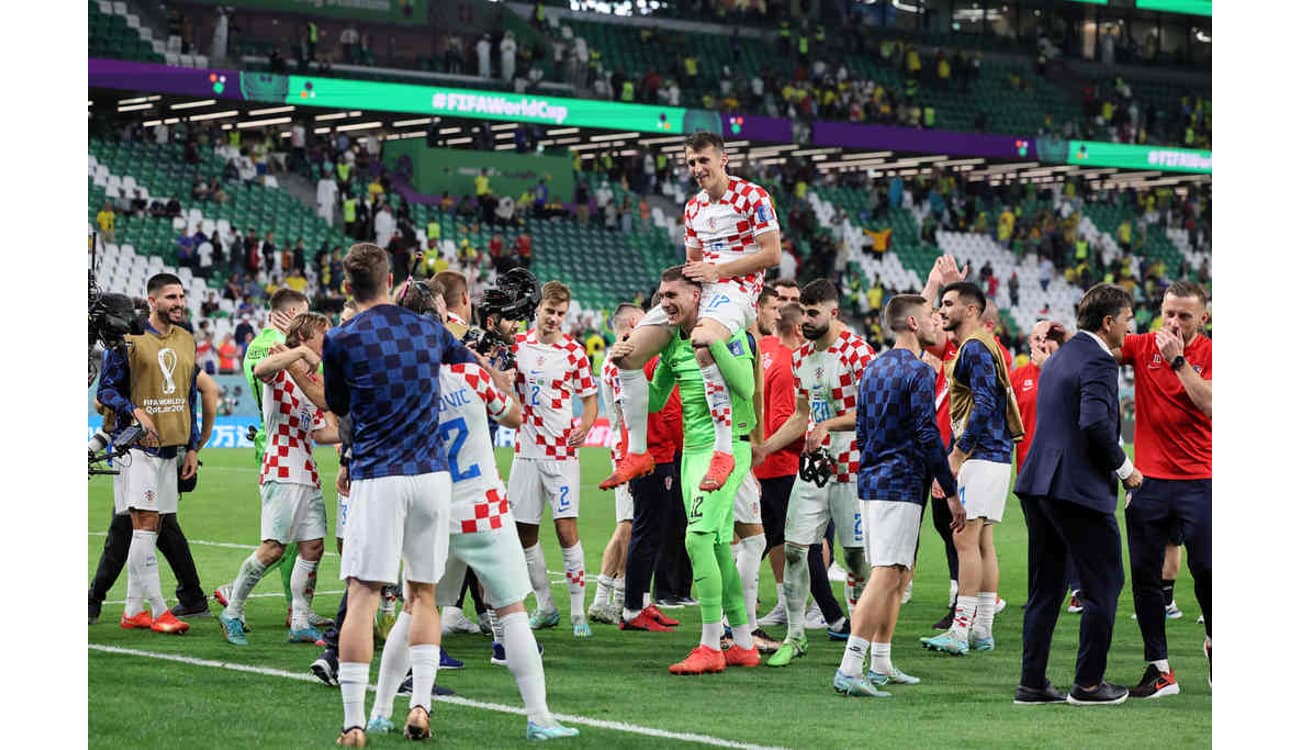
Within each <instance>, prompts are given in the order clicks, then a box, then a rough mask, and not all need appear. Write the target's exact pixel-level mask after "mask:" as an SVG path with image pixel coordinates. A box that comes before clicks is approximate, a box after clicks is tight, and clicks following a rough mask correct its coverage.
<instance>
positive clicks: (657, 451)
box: [624, 357, 682, 464]
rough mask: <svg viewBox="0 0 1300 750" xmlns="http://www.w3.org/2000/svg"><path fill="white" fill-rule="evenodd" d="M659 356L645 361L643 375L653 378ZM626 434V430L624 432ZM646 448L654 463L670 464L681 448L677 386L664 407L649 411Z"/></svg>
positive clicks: (680, 399)
mask: <svg viewBox="0 0 1300 750" xmlns="http://www.w3.org/2000/svg"><path fill="white" fill-rule="evenodd" d="M657 364H659V357H652V358H651V359H650V361H649V362H646V363H645V376H646V378H647V379H650V378H653V377H654V374H655V365H657ZM624 434H625V435H626V434H627V433H626V431H625V432H624ZM645 436H646V448H648V449H649V451H650V455H651V456H654V459H655V463H656V464H670V463H672V462H673V459H675V458H676V457H677V454H678V453H680V452H681V450H682V397H681V396H679V395H677V386H673V392H672V393H670V394H668V401H667V402H666V403H665V404H664V408H662V409H660V410H659V411H656V412H651V413H650V419H649V421H648V422H646V431H645Z"/></svg>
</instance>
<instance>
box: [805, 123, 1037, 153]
mask: <svg viewBox="0 0 1300 750" xmlns="http://www.w3.org/2000/svg"><path fill="white" fill-rule="evenodd" d="M812 139H813V145H814V146H841V147H843V148H854V149H865V150H868V151H876V150H887V151H909V152H916V153H921V154H947V155H948V156H983V157H986V158H990V159H1025V160H1034V159H1036V158H1038V150H1037V147H1036V146H1035V144H1034V139H1033V138H1032V137H1030V136H1014V135H993V134H989V133H963V132H957V131H955V130H920V129H917V128H900V127H894V126H892V125H863V124H860V123H855V122H829V121H827V120H817V121H816V122H814V123H813V132H812Z"/></svg>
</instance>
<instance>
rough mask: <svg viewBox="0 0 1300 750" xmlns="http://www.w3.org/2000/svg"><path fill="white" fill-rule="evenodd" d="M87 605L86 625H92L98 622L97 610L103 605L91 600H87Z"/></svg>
mask: <svg viewBox="0 0 1300 750" xmlns="http://www.w3.org/2000/svg"><path fill="white" fill-rule="evenodd" d="M87 603H88V605H89V610H90V622H89V623H88V624H90V625H94V624H95V623H97V622H99V610H100V609H101V608H102V607H103V606H104V603H103V602H97V601H95V600H94V599H93V598H88V599H87Z"/></svg>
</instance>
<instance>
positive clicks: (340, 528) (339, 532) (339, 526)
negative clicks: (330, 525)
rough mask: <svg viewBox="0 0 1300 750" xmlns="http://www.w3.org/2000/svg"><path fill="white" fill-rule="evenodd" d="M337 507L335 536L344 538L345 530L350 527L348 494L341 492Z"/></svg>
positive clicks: (340, 538)
mask: <svg viewBox="0 0 1300 750" xmlns="http://www.w3.org/2000/svg"><path fill="white" fill-rule="evenodd" d="M335 508H336V509H335V516H334V536H335V537H336V538H337V539H339V540H342V539H343V532H344V531H346V530H347V528H348V496H347V495H344V494H343V493H342V492H339V493H338V503H337V505H336V506H335Z"/></svg>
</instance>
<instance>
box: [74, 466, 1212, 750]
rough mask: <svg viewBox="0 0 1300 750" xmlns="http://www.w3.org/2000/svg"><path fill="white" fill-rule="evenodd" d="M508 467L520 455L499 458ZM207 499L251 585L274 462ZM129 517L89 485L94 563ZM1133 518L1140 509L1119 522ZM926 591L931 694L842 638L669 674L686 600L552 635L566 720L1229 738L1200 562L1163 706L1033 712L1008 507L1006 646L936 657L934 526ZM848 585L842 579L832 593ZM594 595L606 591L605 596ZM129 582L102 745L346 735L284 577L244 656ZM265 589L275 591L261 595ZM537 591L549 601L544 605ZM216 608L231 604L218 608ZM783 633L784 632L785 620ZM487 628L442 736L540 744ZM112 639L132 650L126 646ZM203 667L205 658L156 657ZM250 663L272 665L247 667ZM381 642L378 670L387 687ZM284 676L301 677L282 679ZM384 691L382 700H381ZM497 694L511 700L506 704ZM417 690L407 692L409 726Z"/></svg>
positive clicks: (1000, 740)
mask: <svg viewBox="0 0 1300 750" xmlns="http://www.w3.org/2000/svg"><path fill="white" fill-rule="evenodd" d="M497 458H498V462H499V463H500V465H501V467H502V471H503V473H504V472H505V471H507V470H508V468H509V462H510V454H509V452H508V451H505V450H501V451H499V452H498V456H497ZM203 459H204V464H205V465H204V467H203V468H202V469H201V472H200V483H199V489H198V492H196V493H195V494H193V495H187V496H185V498H184V499H183V500H182V502H181V512H180V518H181V522H182V525H183V527H184V529H185V532H186V534H187V536H188V537H189V538H190V540H191V544H192V547H193V551H194V557H195V559H196V561H197V563H198V568H199V574H200V576H201V578H202V580H203V585H204V588H205V590H207V591H209V592H210V591H211V590H212V589H213V588H214V587H216V586H217V585H218V584H221V583H225V582H228V581H230V580H232V579H233V577H234V575H235V573H236V571H237V569H238V567H239V564H240V562H241V561H242V560H243V558H244V557H245V556H247V555H248V552H249V549H251V545H254V544H256V542H257V535H258V529H259V522H258V508H259V502H258V495H257V488H256V483H257V472H256V468H255V467H254V465H253V462H252V456H251V451H250V450H213V451H207V452H205V454H204V456H203ZM318 459H319V460H320V463H321V468H322V476H321V478H322V481H323V482H324V483H325V485H326V488H327V489H326V491H325V495H326V507H327V509H328V513H329V516H330V519H331V532H332V531H333V516H334V491H333V489H332V488H333V483H334V476H335V472H336V467H337V462H336V461H335V459H334V454H333V451H330V450H321V451H318ZM608 466H609V461H608V454H607V452H605V451H603V450H600V449H594V448H589V449H584V450H583V453H582V468H583V471H582V478H583V497H582V505H583V507H582V520H581V522H580V530H581V534H582V537H583V546H584V549H585V550H586V555H587V571H588V576H587V577H588V580H590V581H592V582H593V584H594V581H595V578H596V575H597V574H598V572H599V564H600V555H601V552H602V550H603V549H604V546H605V543H606V541H607V540H608V538H609V534H610V531H611V529H612V527H613V514H614V504H613V494H612V493H608V492H600V491H599V490H597V489H596V484H597V482H598V481H599V480H600V478H601V477H602V475H603V473H604V472H605V471H607V470H608ZM111 512H112V485H111V480H110V478H107V477H97V478H95V480H93V481H92V482H90V488H89V493H88V519H89V521H88V522H89V528H88V537H87V545H88V547H87V549H88V554H89V565H90V570H89V571H88V574H87V581H89V577H90V575H91V574H93V572H94V566H95V564H96V562H97V560H98V557H99V551H100V548H101V547H102V545H103V541H104V536H103V534H104V531H105V529H106V528H107V525H108V521H109V515H110V513H111ZM1120 522H1121V524H1122V523H1123V518H1122V515H1121V518H1120ZM542 539H543V541H544V544H545V550H546V559H547V566H548V568H550V569H551V570H552V571H557V570H561V569H562V562H561V557H560V552H559V548H558V546H557V544H556V542H555V534H554V531H553V529H551V528H549V525H548V524H544V526H543V533H542ZM921 540H922V543H921V547H922V549H921V553H920V560H919V563H918V571H917V577H916V584H915V589H914V596H913V599H912V601H911V603H909V604H906V605H904V607H903V611H902V616H901V618H900V621H899V624H898V629H897V633H896V635H895V638H894V661H895V663H896V664H898V665H899V666H900V667H901V668H902V669H904V670H905V671H907V672H909V673H911V674H914V675H916V676H918V677H920V678H921V679H922V680H923V682H922V684H920V685H916V686H910V687H909V686H901V687H899V686H894V687H891V688H890V689H891V690H892V691H893V692H894V697H893V698H888V699H848V698H843V697H840V696H838V695H836V694H835V692H834V691H833V690H832V689H831V687H830V681H831V677H832V676H833V675H834V672H835V669H836V667H837V666H838V665H839V660H840V656H841V654H842V651H843V644H842V643H840V642H832V641H830V640H828V639H827V637H826V635H825V632H824V631H809V638H810V643H811V647H810V649H809V653H808V655H807V656H805V657H803V658H802V659H798V660H796V661H795V662H794V664H792V665H791V666H790V667H787V668H785V669H771V668H768V667H766V666H760V667H758V668H755V669H744V670H742V669H730V670H727V671H726V672H725V673H723V674H718V675H705V676H701V677H675V676H672V675H670V674H669V673H668V669H667V667H668V665H669V664H670V663H672V662H673V661H676V660H678V659H680V658H681V657H683V656H684V655H685V654H686V652H687V651H689V650H690V649H691V648H693V647H694V646H695V645H696V643H697V642H698V636H699V623H700V620H699V614H698V611H695V610H689V609H687V610H675V611H673V612H672V613H671V614H672V615H673V616H675V617H678V618H679V619H681V620H682V626H681V627H679V628H678V629H677V632H676V633H672V634H659V633H624V632H620V631H619V630H618V629H617V628H615V627H612V626H608V625H594V626H593V628H594V631H595V637H594V638H592V639H590V640H586V641H576V640H574V639H573V637H572V635H571V633H570V632H569V630H568V628H566V627H561V628H556V629H552V630H544V631H540V632H539V633H538V638H539V640H540V641H541V642H542V643H543V644H544V645H545V647H546V655H545V657H544V663H545V665H546V682H547V690H548V698H549V702H550V705H551V709H552V711H554V712H556V713H558V714H563V715H570V716H580V717H585V718H586V719H591V720H598V721H599V722H607V723H618V724H624V725H635V726H636V727H641V728H646V729H651V730H659V731H662V732H674V733H691V734H695V735H700V736H702V737H701V739H702V740H705V741H706V744H711V745H715V746H729V747H744V746H778V747H789V748H842V747H851V746H856V747H861V746H864V745H870V746H874V747H885V748H888V747H908V748H911V747H936V748H938V747H953V746H964V747H1025V748H1029V747H1032V748H1048V747H1071V748H1075V747H1089V748H1092V747H1143V746H1147V747H1150V746H1178V747H1182V746H1194V747H1208V746H1209V744H1210V712H1211V699H1210V693H1211V690H1210V688H1209V686H1208V685H1207V684H1206V662H1205V658H1204V656H1202V654H1201V640H1202V630H1201V627H1200V626H1199V625H1197V624H1196V617H1197V615H1198V614H1199V609H1198V607H1197V605H1196V601H1195V598H1194V597H1193V595H1192V586H1191V580H1190V578H1189V577H1188V576H1187V573H1186V571H1185V570H1184V572H1183V573H1182V575H1181V576H1180V579H1179V584H1178V589H1177V598H1178V601H1179V603H1180V606H1181V607H1182V608H1183V610H1184V612H1185V615H1184V617H1183V618H1182V619H1181V620H1177V621H1171V622H1169V623H1168V626H1169V627H1168V633H1169V651H1170V659H1171V664H1172V666H1173V667H1174V669H1175V671H1176V673H1177V676H1178V680H1179V683H1180V685H1181V687H1182V691H1183V692H1182V695H1179V696H1175V697H1171V698H1162V699H1158V700H1154V701H1130V702H1128V703H1127V704H1125V705H1123V706H1119V707H1098V708H1089V709H1084V708H1074V707H1069V706H1064V705H1062V706H1043V707H1023V706H1014V705H1012V702H1011V698H1012V693H1013V691H1014V689H1015V686H1016V682H1017V679H1018V676H1019V665H1020V630H1021V623H1022V611H1021V608H1020V605H1021V604H1022V603H1023V602H1024V600H1025V590H1026V570H1025V569H1026V562H1025V559H1026V557H1025V555H1026V551H1025V544H1026V540H1025V529H1024V521H1023V516H1022V515H1021V512H1020V510H1019V503H1018V501H1016V499H1015V498H1014V497H1012V498H1010V499H1009V500H1008V507H1007V513H1006V522H1005V523H1003V524H1002V525H1000V526H999V527H998V530H997V546H998V552H999V559H1000V561H1001V568H1002V583H1001V586H1000V589H1001V591H1000V593H1001V594H1002V596H1003V597H1004V598H1005V599H1006V600H1007V601H1008V602H1009V605H1008V607H1007V609H1006V610H1005V611H1004V612H1003V613H1002V614H1001V615H999V616H998V618H997V621H996V623H995V625H994V635H995V636H996V638H997V644H998V645H997V649H996V650H995V651H993V652H990V653H980V654H975V653H972V654H970V655H968V656H966V657H951V656H946V655H941V654H935V653H931V652H927V651H925V650H924V649H923V648H922V647H921V646H920V644H919V643H918V641H917V638H918V637H920V636H925V635H930V634H932V633H933V632H934V631H931V630H930V629H929V626H930V624H931V623H932V622H934V620H936V619H937V618H938V617H939V616H940V615H941V614H942V613H943V611H944V605H945V603H946V598H947V592H948V580H947V579H948V576H947V571H946V567H945V564H944V559H943V551H942V546H941V542H940V541H939V538H938V535H937V534H936V533H935V532H934V530H933V528H932V527H931V525H930V521H929V519H928V518H927V519H926V521H925V524H924V526H923V528H922V531H921ZM332 545H333V542H332V541H331V542H328V543H327V550H328V554H327V556H326V558H325V560H324V561H323V563H322V564H321V568H320V579H319V584H318V593H317V595H316V602H315V609H316V611H318V612H321V613H324V614H328V615H330V616H332V615H333V612H334V609H335V608H336V606H337V604H338V599H339V594H340V593H341V590H342V584H341V583H340V582H339V581H338V564H339V559H338V557H337V555H334V554H332V552H333V547H332ZM159 560H160V566H161V571H162V578H163V589H164V592H166V593H167V595H168V601H169V603H172V602H173V599H172V597H171V592H172V591H173V590H174V588H175V582H174V579H173V578H172V575H171V570H170V569H169V568H168V566H167V565H166V564H165V563H163V562H162V556H161V554H160V555H159ZM551 581H552V587H553V590H554V592H555V598H556V602H557V604H559V606H560V608H561V611H562V612H563V613H565V614H567V602H568V597H567V590H566V588H565V585H564V581H563V575H562V574H552V575H551ZM832 585H833V586H834V587H835V588H836V591H837V593H840V594H841V595H842V585H841V584H832ZM590 588H591V590H590V591H589V592H588V595H587V601H588V603H590V601H591V598H592V597H593V596H594V593H595V587H594V585H593V586H592V587H590ZM125 590H126V577H125V573H123V575H122V577H121V578H119V580H118V582H117V585H116V586H115V587H114V588H113V590H112V592H111V593H110V594H109V597H108V602H107V603H106V604H105V606H104V610H103V615H102V617H101V618H100V622H99V624H96V625H93V626H91V627H90V628H89V629H88V630H87V641H88V642H89V652H88V656H87V668H88V675H87V677H88V684H89V706H88V709H89V738H88V739H89V745H90V747H93V748H117V747H121V748H138V747H160V746H168V745H170V746H173V747H196V746H209V745H218V746H221V747H260V748H297V747H322V748H323V747H326V746H332V745H333V743H334V739H335V737H336V736H337V733H338V730H339V726H340V724H341V722H342V706H341V702H340V700H339V694H338V691H337V690H336V689H331V688H327V687H325V686H324V685H322V684H320V683H319V682H316V681H315V680H314V679H310V678H308V679H307V680H301V679H294V676H304V675H307V674H308V672H307V668H308V665H309V664H310V663H311V661H312V660H313V659H314V658H315V656H316V654H317V649H316V648H315V647H313V646H308V645H291V644H288V643H286V642H285V641H284V638H285V630H284V615H285V611H286V606H285V602H284V599H283V598H282V597H281V595H280V579H279V576H278V575H274V574H273V575H272V576H271V577H269V578H268V579H266V580H264V581H262V583H261V584H259V586H258V588H257V589H256V590H255V591H254V594H255V596H256V598H253V599H251V600H250V601H249V604H248V607H247V620H248V623H249V625H250V626H251V627H252V628H253V630H252V632H251V633H250V634H249V641H250V645H249V646H247V647H244V648H237V647H234V646H231V645H229V644H227V643H226V642H225V641H224V640H222V638H221V633H220V628H219V627H218V625H217V622H216V619H215V618H193V619H191V620H190V623H191V625H192V628H191V630H190V632H189V633H188V634H187V635H185V636H182V637H176V636H163V635H158V634H154V633H146V632H138V631H125V630H122V629H120V628H119V627H118V626H117V620H118V618H119V617H120V615H121V609H122V603H121V602H122V600H123V598H124V596H125ZM257 595H261V596H257ZM759 596H760V599H761V603H760V612H765V611H767V609H769V608H770V606H771V604H772V603H773V602H775V600H776V597H775V590H774V588H773V582H772V574H771V569H770V568H769V567H768V566H767V563H766V562H764V564H763V567H762V575H761V585H760V589H759ZM531 605H532V602H531V600H530V602H529V606H530V607H531ZM213 607H214V611H215V608H217V605H216V604H215V603H214V604H213ZM1132 611H1133V604H1132V595H1131V593H1130V591H1129V589H1128V588H1127V587H1126V588H1125V590H1124V593H1123V594H1122V595H1121V597H1120V605H1119V615H1118V617H1117V622H1116V628H1115V640H1114V644H1113V646H1112V648H1111V653H1110V663H1109V664H1110V665H1109V668H1108V672H1107V677H1108V678H1109V679H1110V680H1111V681H1113V682H1119V683H1123V684H1131V683H1134V682H1136V681H1137V680H1138V679H1139V677H1140V676H1141V672H1142V669H1143V667H1144V664H1143V662H1142V644H1141V639H1140V636H1139V633H1138V628H1137V623H1136V622H1135V621H1134V620H1132V619H1130V615H1131V614H1132ZM772 632H773V634H774V635H778V636H779V633H780V632H782V631H781V630H780V629H772ZM1077 637H1078V620H1077V619H1076V616H1075V615H1069V614H1066V613H1064V612H1062V615H1061V620H1060V624H1059V625H1058V628H1057V633H1056V644H1055V648H1054V650H1053V660H1052V664H1051V668H1050V670H1049V676H1050V677H1051V679H1052V681H1053V682H1054V684H1056V685H1058V686H1060V687H1062V688H1063V689H1065V688H1068V687H1069V683H1070V678H1071V676H1072V674H1073V666H1074V649H1075V646H1076V644H1077ZM489 644H490V640H489V639H488V638H485V637H482V636H478V635H465V634H457V635H454V636H451V637H448V638H446V639H444V642H443V645H444V647H445V648H446V649H447V650H448V652H449V653H451V654H452V655H453V656H455V657H457V658H460V659H463V660H464V661H465V665H466V666H465V669H464V670H462V671H457V672H447V671H442V672H440V673H439V675H438V680H439V682H440V683H441V684H444V685H446V686H448V687H451V688H453V689H454V690H456V692H457V694H458V696H459V697H460V698H464V699H467V701H472V702H473V704H468V703H465V702H461V703H449V702H439V703H438V704H436V705H435V707H434V715H433V728H434V739H435V741H436V742H437V744H438V746H440V747H458V748H459V747H465V748H481V747H501V746H512V745H520V744H523V743H524V718H523V717H522V716H519V715H513V714H510V713H506V712H504V711H503V710H502V707H503V706H504V707H513V708H518V707H520V706H521V705H522V704H521V701H520V698H519V695H518V693H517V691H516V689H515V684H514V681H513V679H512V678H511V676H510V673H509V671H508V670H507V669H506V668H505V667H496V666H491V665H490V664H489V663H488V657H489V650H490V649H489ZM97 647H114V648H119V649H130V650H133V651H135V652H147V653H122V652H109V651H104V650H100V649H98V648H97ZM150 654H152V655H163V656H173V657H183V658H185V659H191V660H199V662H200V663H188V662H184V661H176V660H163V659H158V658H151V657H150V656H149V655H150ZM239 665H244V666H249V667H254V668H257V669H261V670H263V671H262V672H250V671H237V669H236V668H235V667H237V666H239ZM378 671H379V670H378V651H376V660H375V664H374V665H373V666H372V668H371V681H372V683H373V681H374V680H376V679H377V678H378ZM282 673H292V674H291V675H289V674H282ZM370 702H371V701H370V700H369V699H368V700H367V708H368V706H369V704H370ZM484 704H495V706H494V707H490V706H486V705H484ZM405 705H406V699H405V698H401V697H399V698H398V700H397V702H396V703H395V708H396V710H395V713H396V714H397V715H398V716H399V717H400V716H401V715H402V711H403V710H404V707H405ZM578 726H579V728H580V729H581V731H582V736H581V737H578V738H576V739H574V740H567V741H566V742H567V743H568V744H567V745H566V746H570V747H600V748H608V747H649V746H662V745H675V744H688V743H687V742H686V741H685V740H682V739H680V738H674V737H671V736H670V737H654V736H647V735H645V734H638V733H635V732H634V731H629V729H628V728H626V727H624V728H614V724H606V725H604V726H593V725H588V724H579V725H578ZM404 744H405V740H403V739H401V737H400V735H388V736H376V737H371V738H370V746H371V747H381V748H382V747H399V746H402V745H404Z"/></svg>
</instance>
